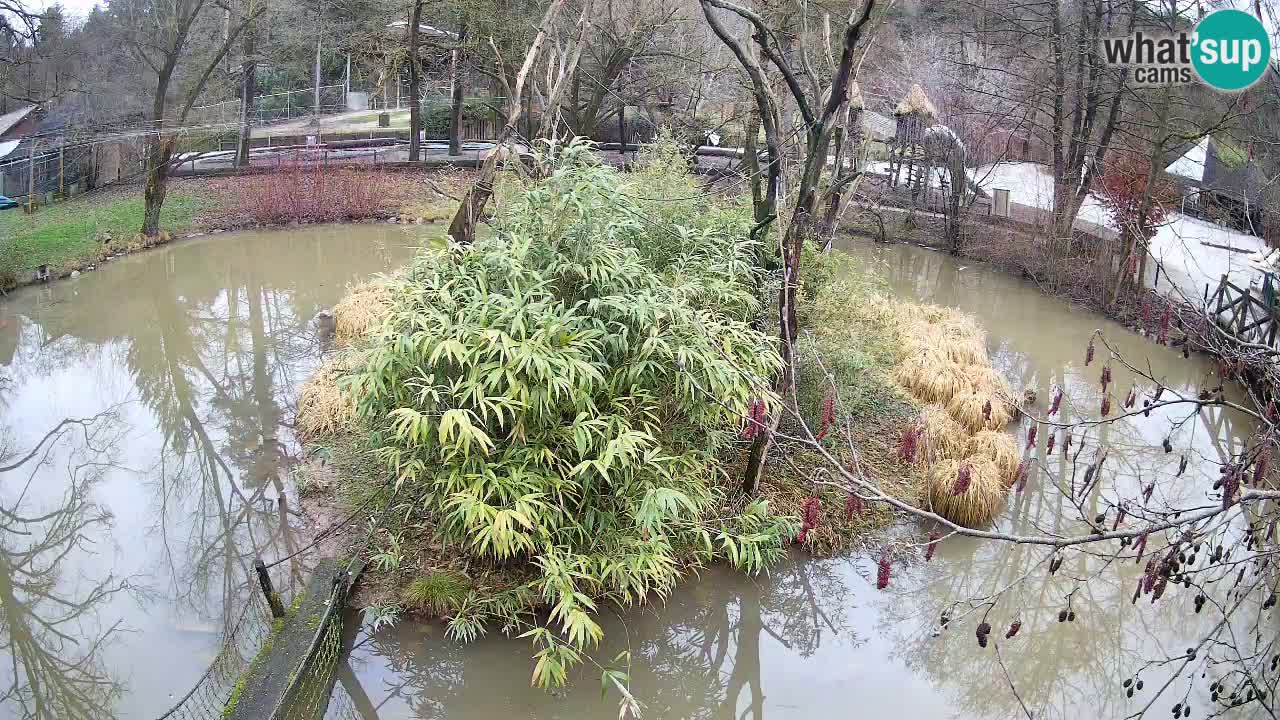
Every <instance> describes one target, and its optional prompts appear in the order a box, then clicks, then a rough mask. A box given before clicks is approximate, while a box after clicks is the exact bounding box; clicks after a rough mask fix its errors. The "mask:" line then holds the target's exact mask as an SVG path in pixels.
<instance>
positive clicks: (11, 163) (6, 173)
mask: <svg viewBox="0 0 1280 720" xmlns="http://www.w3.org/2000/svg"><path fill="white" fill-rule="evenodd" d="M35 130H36V106H35V105H27V106H26V107H22V108H18V109H17V110H13V111H10V112H7V113H5V114H3V115H0V195H19V194H21V195H25V194H26V192H27V190H26V187H25V185H22V186H20V185H19V182H18V181H19V178H18V176H19V175H22V176H23V177H25V173H24V172H19V171H17V170H16V163H17V161H18V160H19V159H20V158H21V157H23V154H22V153H21V152H19V150H21V149H24V148H25V147H26V146H25V145H24V144H23V140H24V139H25V138H26V137H27V136H28V135H30V134H32V133H33V132H35Z"/></svg>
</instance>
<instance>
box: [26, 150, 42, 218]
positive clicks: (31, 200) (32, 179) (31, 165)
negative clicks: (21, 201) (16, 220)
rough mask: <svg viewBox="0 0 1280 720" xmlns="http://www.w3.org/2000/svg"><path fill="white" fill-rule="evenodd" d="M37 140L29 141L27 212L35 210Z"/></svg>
mask: <svg viewBox="0 0 1280 720" xmlns="http://www.w3.org/2000/svg"><path fill="white" fill-rule="evenodd" d="M37 144H39V141H37V140H32V141H31V156H30V158H29V159H28V160H27V214H31V213H33V212H35V211H36V206H35V200H36V145H37Z"/></svg>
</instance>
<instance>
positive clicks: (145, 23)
mask: <svg viewBox="0 0 1280 720" xmlns="http://www.w3.org/2000/svg"><path fill="white" fill-rule="evenodd" d="M111 9H112V11H113V13H115V15H116V21H117V23H118V27H119V30H120V32H121V34H122V36H123V37H124V38H125V39H126V41H127V43H128V46H129V50H130V51H131V52H132V53H133V55H134V56H135V57H136V59H137V60H138V61H139V62H141V63H142V64H143V65H145V66H146V67H147V68H149V69H150V70H151V72H153V73H154V77H155V86H154V88H153V92H152V100H151V109H150V113H149V116H150V123H151V127H150V131H151V134H149V135H148V136H147V142H146V159H145V172H146V184H145V186H144V189H143V201H144V210H143V220H142V229H141V233H142V235H143V236H145V237H154V236H155V235H158V234H159V233H160V210H161V208H162V207H163V206H164V200H165V194H166V193H167V191H168V178H169V169H170V164H171V162H172V160H173V154H174V148H175V144H176V142H177V138H176V136H174V135H172V134H169V133H168V132H167V128H169V127H180V126H181V125H182V124H183V123H185V122H186V119H187V115H188V114H189V113H190V112H191V108H192V107H194V106H195V103H196V100H197V99H198V98H199V97H200V93H201V92H202V91H203V90H204V88H205V85H206V84H207V83H208V82H209V79H210V78H211V77H212V76H213V74H214V73H215V72H216V71H217V70H218V66H219V65H220V64H221V63H222V59H223V58H224V57H226V55H227V52H228V51H229V50H230V49H231V47H232V46H233V45H234V44H235V42H236V41H237V40H238V39H239V38H240V35H241V33H243V32H244V30H245V29H246V28H247V27H249V25H251V24H252V23H253V22H254V21H256V20H257V19H258V18H259V17H260V16H261V15H262V14H263V13H264V12H266V10H267V4H266V2H265V0H247V2H246V3H245V4H244V5H243V6H240V7H237V8H236V10H235V12H234V13H231V15H232V16H234V20H233V21H230V22H229V23H228V25H227V28H226V32H225V33H224V34H223V37H222V38H221V42H218V41H216V40H215V41H213V42H207V40H205V38H207V37H209V35H210V31H211V30H212V27H216V26H217V25H218V24H219V20H220V19H221V18H219V17H216V16H217V15H219V13H216V12H215V11H216V9H217V6H215V5H214V4H212V3H210V2H209V1H208V0H176V2H166V1H160V0H120V1H119V2H116V3H112V6H111ZM228 12H230V9H229V8H228ZM214 37H216V34H215V35H214ZM174 105H176V107H177V111H176V112H171V109H172V107H173V106H174Z"/></svg>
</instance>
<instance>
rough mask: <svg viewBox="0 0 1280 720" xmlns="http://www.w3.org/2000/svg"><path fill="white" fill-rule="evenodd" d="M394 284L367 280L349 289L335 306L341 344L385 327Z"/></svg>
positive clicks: (335, 321)
mask: <svg viewBox="0 0 1280 720" xmlns="http://www.w3.org/2000/svg"><path fill="white" fill-rule="evenodd" d="M391 302H392V296H391V287H390V286H388V285H387V284H386V283H385V282H377V281H373V282H365V283H360V284H359V285H356V286H355V287H353V288H351V290H349V291H348V292H347V295H346V297H344V298H342V300H341V301H339V302H338V304H337V305H334V306H333V320H334V336H335V337H336V339H337V341H338V344H339V345H350V344H351V343H352V342H353V341H355V340H357V339H359V338H362V337H364V336H365V335H367V334H369V333H370V332H371V331H373V330H374V329H375V328H378V327H381V326H382V321H383V320H384V319H386V317H387V313H388V312H389V311H390V309H391Z"/></svg>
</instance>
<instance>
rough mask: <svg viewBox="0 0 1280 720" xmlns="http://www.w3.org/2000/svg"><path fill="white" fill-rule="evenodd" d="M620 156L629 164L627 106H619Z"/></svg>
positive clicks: (623, 161)
mask: <svg viewBox="0 0 1280 720" xmlns="http://www.w3.org/2000/svg"><path fill="white" fill-rule="evenodd" d="M618 156H619V157H621V158H622V164H623V165H626V164H627V106H626V105H625V104H619V105H618Z"/></svg>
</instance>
